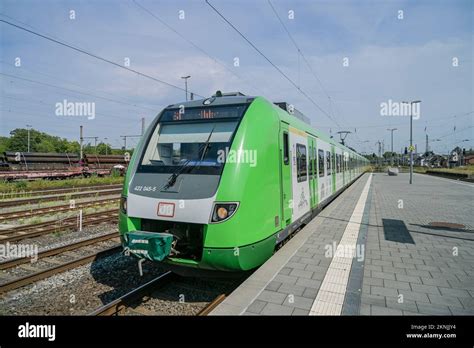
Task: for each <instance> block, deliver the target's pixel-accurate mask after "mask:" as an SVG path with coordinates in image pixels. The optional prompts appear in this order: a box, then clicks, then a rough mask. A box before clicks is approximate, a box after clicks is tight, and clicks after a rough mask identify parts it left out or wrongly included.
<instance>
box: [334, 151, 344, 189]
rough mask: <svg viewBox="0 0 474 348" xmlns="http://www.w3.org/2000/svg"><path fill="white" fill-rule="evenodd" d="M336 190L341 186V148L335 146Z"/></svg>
mask: <svg viewBox="0 0 474 348" xmlns="http://www.w3.org/2000/svg"><path fill="white" fill-rule="evenodd" d="M335 157H336V191H337V190H340V189H341V188H342V186H343V178H342V176H343V174H342V150H341V149H339V148H337V147H336V156H335Z"/></svg>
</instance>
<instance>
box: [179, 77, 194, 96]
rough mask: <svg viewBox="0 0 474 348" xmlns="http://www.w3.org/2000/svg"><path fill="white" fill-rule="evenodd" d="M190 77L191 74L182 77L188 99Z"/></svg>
mask: <svg viewBox="0 0 474 348" xmlns="http://www.w3.org/2000/svg"><path fill="white" fill-rule="evenodd" d="M190 77H191V75H187V76H181V78H182V79H184V91H185V92H186V101H188V79H189V78H190ZM191 100H192V99H191Z"/></svg>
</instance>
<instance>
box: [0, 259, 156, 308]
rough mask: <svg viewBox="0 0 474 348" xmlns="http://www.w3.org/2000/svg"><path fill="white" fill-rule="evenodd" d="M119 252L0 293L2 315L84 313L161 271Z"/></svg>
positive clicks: (151, 264)
mask: <svg viewBox="0 0 474 348" xmlns="http://www.w3.org/2000/svg"><path fill="white" fill-rule="evenodd" d="M143 271H144V274H143V276H142V277H140V275H139V273H138V266H137V260H136V259H134V258H132V257H127V256H124V255H123V254H121V253H117V254H113V255H111V256H107V257H104V258H100V259H98V260H95V261H94V262H92V263H91V264H87V265H84V266H81V267H78V268H75V269H73V270H71V271H67V272H64V273H61V274H58V275H55V276H52V277H50V278H47V279H44V280H42V281H39V282H36V283H34V284H31V285H29V286H26V287H23V288H20V289H17V290H13V291H10V292H8V293H6V294H3V295H2V296H1V297H0V311H1V312H0V314H2V315H85V314H88V313H90V312H92V311H93V310H94V309H96V308H98V307H100V306H101V305H103V304H105V303H108V302H110V301H112V300H114V299H116V298H118V297H120V296H122V295H124V294H125V293H127V292H129V291H131V290H132V289H134V288H136V287H138V286H140V285H141V284H144V283H146V282H148V281H150V280H151V279H153V278H155V277H157V276H158V275H160V274H162V273H163V272H164V270H163V269H162V268H161V267H159V265H157V264H153V263H151V262H145V263H143Z"/></svg>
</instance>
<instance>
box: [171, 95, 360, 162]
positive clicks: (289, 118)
mask: <svg viewBox="0 0 474 348" xmlns="http://www.w3.org/2000/svg"><path fill="white" fill-rule="evenodd" d="M256 98H262V99H264V100H266V98H264V97H254V96H246V95H244V94H243V93H241V92H229V93H222V92H220V91H217V92H216V93H215V94H213V95H212V96H211V97H209V98H204V99H197V100H190V101H185V102H181V103H176V104H170V105H168V106H167V107H166V108H165V109H178V108H180V107H182V106H184V107H185V108H192V107H201V106H205V105H209V106H219V105H242V104H250V103H251V102H253V101H254V100H255V99H256ZM266 101H267V100H266ZM268 102H269V101H268ZM269 103H271V102H269ZM271 104H272V105H273V107H274V108H275V109H276V110H277V111H278V113H279V115H280V118H281V119H282V120H284V121H285V122H287V123H288V124H290V125H292V126H294V127H298V128H300V129H301V130H304V131H305V132H307V133H308V134H311V135H313V136H316V137H318V138H320V139H322V140H324V141H326V142H328V143H330V144H332V145H335V146H338V147H341V148H344V149H345V150H346V151H348V152H351V153H353V154H356V155H358V156H361V157H362V155H361V154H359V153H358V152H356V151H353V150H352V149H350V148H349V147H347V146H345V145H342V144H341V143H339V142H338V141H336V140H335V139H334V138H331V137H329V136H328V135H327V134H326V133H323V132H321V131H319V130H317V129H316V127H314V126H312V125H311V122H310V119H309V118H308V117H306V116H305V115H303V113H301V112H300V111H298V110H297V109H296V108H294V107H292V111H293V112H292V113H290V112H289V106H290V105H291V104H288V103H287V102H276V103H271Z"/></svg>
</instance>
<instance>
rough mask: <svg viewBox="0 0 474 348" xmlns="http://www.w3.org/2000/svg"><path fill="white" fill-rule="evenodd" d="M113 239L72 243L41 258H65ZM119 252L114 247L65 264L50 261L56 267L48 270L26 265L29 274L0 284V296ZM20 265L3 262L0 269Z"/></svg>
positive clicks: (117, 248) (74, 258)
mask: <svg viewBox="0 0 474 348" xmlns="http://www.w3.org/2000/svg"><path fill="white" fill-rule="evenodd" d="M115 236H116V237H117V235H116V234H115ZM109 237H110V236H109ZM113 238H114V237H110V238H108V239H107V238H106V239H99V237H97V238H96V239H95V240H94V241H93V239H90V240H89V244H87V243H85V241H83V242H78V243H74V244H71V245H66V246H63V247H59V248H55V249H51V250H48V251H45V252H43V253H42V257H41V258H42V259H46V258H47V257H52V256H53V257H54V256H57V255H61V256H63V257H64V256H65V254H64V253H67V252H70V251H71V250H74V249H78V248H81V247H84V246H86V245H87V246H89V245H92V244H97V243H100V242H104V241H107V240H110V239H113ZM81 243H85V244H82V245H80V244H81ZM71 248H72V249H71ZM121 250H122V247H121V246H120V245H115V246H113V247H109V248H107V249H101V250H99V251H94V252H92V253H88V254H87V255H81V256H80V257H74V256H73V257H72V258H73V259H72V260H70V261H66V262H64V261H57V260H56V261H55V260H51V263H53V264H56V266H53V267H49V268H46V269H36V268H34V267H30V265H28V268H27V269H28V270H29V271H30V272H31V273H28V274H26V275H24V276H21V277H18V278H14V279H12V280H9V281H6V282H3V283H1V284H0V294H3V293H5V292H7V291H11V290H14V289H18V288H21V287H23V286H26V285H29V284H32V283H34V282H37V281H39V280H42V279H46V278H49V277H51V276H53V275H56V274H59V273H62V272H65V271H68V270H71V269H74V268H77V267H79V266H82V265H84V264H86V263H89V262H92V261H94V260H95V259H97V258H102V257H106V256H109V255H112V254H115V253H117V252H120V251H121ZM68 256H69V257H70V255H67V254H66V257H68ZM38 257H40V256H39V255H38ZM27 260H28V259H27ZM18 262H19V263H18ZM27 262H28V261H27ZM17 263H18V264H17ZM22 263H25V262H24V260H23V259H16V260H11V261H7V262H3V263H2V264H1V267H2V269H3V270H8V269H10V268H12V267H16V266H17V265H21V264H22ZM58 263H59V264H58ZM20 267H21V266H20Z"/></svg>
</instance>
